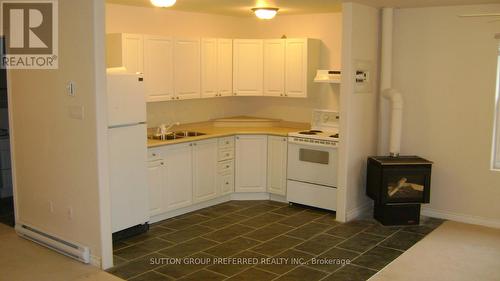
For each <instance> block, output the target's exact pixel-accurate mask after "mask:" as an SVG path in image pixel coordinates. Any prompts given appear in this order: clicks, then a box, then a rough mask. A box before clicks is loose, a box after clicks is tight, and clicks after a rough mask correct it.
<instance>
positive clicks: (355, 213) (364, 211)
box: [346, 201, 373, 221]
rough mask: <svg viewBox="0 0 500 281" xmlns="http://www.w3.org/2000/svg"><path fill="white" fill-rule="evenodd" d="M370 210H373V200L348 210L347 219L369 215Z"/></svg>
mask: <svg viewBox="0 0 500 281" xmlns="http://www.w3.org/2000/svg"><path fill="white" fill-rule="evenodd" d="M370 212H373V202H372V201H369V202H368V203H366V204H364V205H361V206H358V207H357V208H354V209H352V210H349V211H347V213H346V221H352V220H355V219H358V218H362V217H366V216H367V215H370Z"/></svg>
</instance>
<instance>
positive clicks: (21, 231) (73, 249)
mask: <svg viewBox="0 0 500 281" xmlns="http://www.w3.org/2000/svg"><path fill="white" fill-rule="evenodd" d="M16 232H17V234H18V235H19V236H21V237H23V238H26V239H28V240H31V241H33V242H35V243H37V244H40V245H42V246H45V247H47V248H50V249H52V250H54V251H56V252H59V253H61V254H63V255H66V256H68V257H70V258H74V259H76V260H79V261H81V262H83V263H89V262H90V250H89V248H88V247H83V246H80V245H77V244H75V243H72V242H68V241H64V240H62V239H59V238H57V237H54V236H52V235H49V234H46V233H44V232H42V231H40V230H37V229H35V228H32V227H30V226H28V225H25V224H16Z"/></svg>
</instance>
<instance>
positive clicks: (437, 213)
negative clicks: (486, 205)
mask: <svg viewBox="0 0 500 281" xmlns="http://www.w3.org/2000/svg"><path fill="white" fill-rule="evenodd" d="M422 215H423V216H426V217H432V218H439V219H446V220H452V221H458V222H463V223H468V224H476V225H481V226H487V227H493V228H500V220H497V219H490V218H485V217H479V216H471V215H466V214H460V213H454V212H448V211H442V210H436V209H431V208H428V207H422Z"/></svg>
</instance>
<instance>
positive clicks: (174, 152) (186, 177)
mask: <svg viewBox="0 0 500 281" xmlns="http://www.w3.org/2000/svg"><path fill="white" fill-rule="evenodd" d="M164 152H165V153H164V155H165V159H164V160H165V163H166V166H167V167H166V169H165V171H166V174H167V175H166V177H167V181H166V185H165V187H164V188H165V189H166V200H165V203H166V206H165V211H170V210H173V209H178V208H182V207H186V206H189V205H191V203H192V202H193V157H192V143H185V144H176V145H172V146H169V147H167V148H166V149H165V151H164Z"/></svg>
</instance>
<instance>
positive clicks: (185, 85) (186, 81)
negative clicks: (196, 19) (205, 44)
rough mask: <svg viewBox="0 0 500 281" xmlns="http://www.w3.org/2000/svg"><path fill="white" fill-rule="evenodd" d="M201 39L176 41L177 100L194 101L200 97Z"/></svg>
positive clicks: (178, 39)
mask: <svg viewBox="0 0 500 281" xmlns="http://www.w3.org/2000/svg"><path fill="white" fill-rule="evenodd" d="M200 64H201V59H200V39H183V38H175V40H174V71H175V74H174V92H175V99H194V98H199V97H200V96H201V95H200V80H201V79H200V77H201V67H200Z"/></svg>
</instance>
